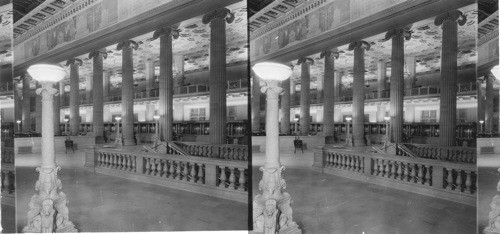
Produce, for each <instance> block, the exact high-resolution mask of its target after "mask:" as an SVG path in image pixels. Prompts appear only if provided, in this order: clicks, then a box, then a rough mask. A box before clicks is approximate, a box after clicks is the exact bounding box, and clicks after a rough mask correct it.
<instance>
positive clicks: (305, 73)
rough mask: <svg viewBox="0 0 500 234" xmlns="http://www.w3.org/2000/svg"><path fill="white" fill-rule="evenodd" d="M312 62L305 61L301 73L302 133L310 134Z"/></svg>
mask: <svg viewBox="0 0 500 234" xmlns="http://www.w3.org/2000/svg"><path fill="white" fill-rule="evenodd" d="M310 68H311V62H309V61H307V60H306V61H303V62H302V63H301V74H300V135H302V136H307V135H308V134H309V124H310V120H309V116H310V111H311V110H310V108H311V107H310V87H311V74H310Z"/></svg>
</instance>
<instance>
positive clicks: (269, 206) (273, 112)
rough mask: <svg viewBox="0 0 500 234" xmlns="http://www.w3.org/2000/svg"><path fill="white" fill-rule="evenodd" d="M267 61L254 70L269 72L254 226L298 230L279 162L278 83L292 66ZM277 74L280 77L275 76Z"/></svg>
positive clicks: (264, 229) (269, 230)
mask: <svg viewBox="0 0 500 234" xmlns="http://www.w3.org/2000/svg"><path fill="white" fill-rule="evenodd" d="M264 64H266V63H261V64H256V65H255V66H254V67H253V69H254V70H258V71H256V72H257V73H259V75H261V74H262V73H264V75H266V76H267V77H263V79H265V85H264V86H263V87H262V89H261V91H262V92H263V93H265V94H266V157H265V163H264V166H263V167H261V168H260V170H261V171H262V172H263V176H262V180H261V181H260V183H259V185H260V186H259V188H260V190H262V194H258V195H256V196H255V198H254V200H253V215H252V216H253V217H252V218H253V230H254V231H255V232H263V233H266V234H271V233H272V234H274V233H289V234H298V233H301V230H299V229H298V225H297V224H296V223H295V222H294V221H293V217H292V216H293V210H292V207H291V204H292V199H291V196H290V194H289V193H287V192H284V191H283V190H284V189H285V188H286V183H285V180H284V179H283V178H282V176H281V173H282V171H283V170H284V169H285V167H284V166H282V165H281V163H280V152H279V148H280V147H279V123H278V110H279V107H278V100H279V95H280V94H282V93H283V89H282V88H280V87H278V83H279V81H280V80H281V81H283V80H285V79H288V77H289V76H290V74H291V70H289V69H290V68H288V69H287V66H285V65H281V64H271V63H267V65H264ZM258 66H262V67H260V68H259V67H258ZM271 69H273V70H274V69H275V70H276V71H271ZM259 70H261V71H259ZM266 73H267V74H266ZM272 73H275V74H272ZM285 73H286V74H285ZM275 75H276V76H281V77H274V76H275Z"/></svg>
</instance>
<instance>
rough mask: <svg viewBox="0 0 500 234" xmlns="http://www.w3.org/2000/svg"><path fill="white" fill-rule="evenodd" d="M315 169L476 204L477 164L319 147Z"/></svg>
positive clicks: (316, 152) (316, 151) (316, 153)
mask: <svg viewBox="0 0 500 234" xmlns="http://www.w3.org/2000/svg"><path fill="white" fill-rule="evenodd" d="M313 169H314V170H315V171H320V172H323V173H328V174H334V175H339V176H342V177H347V178H351V179H357V180H361V181H365V182H369V183H373V184H378V185H382V186H387V187H391V188H395V189H400V190H404V191H408V192H414V193H418V194H423V195H428V196H433V197H438V198H442V199H446V200H450V201H454V202H459V203H463V204H467V205H471V206H475V204H476V191H477V183H476V179H477V169H476V167H475V164H470V163H459V162H448V161H441V160H434V159H427V158H411V157H401V156H392V155H381V154H374V153H359V152H353V151H350V150H344V149H325V148H316V149H315V150H314V164H313Z"/></svg>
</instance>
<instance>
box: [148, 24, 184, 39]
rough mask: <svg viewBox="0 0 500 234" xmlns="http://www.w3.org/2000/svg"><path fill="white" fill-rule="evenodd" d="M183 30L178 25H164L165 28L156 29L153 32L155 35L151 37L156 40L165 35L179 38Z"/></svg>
mask: <svg viewBox="0 0 500 234" xmlns="http://www.w3.org/2000/svg"><path fill="white" fill-rule="evenodd" d="M181 31H182V30H181V29H179V28H177V27H172V26H167V27H163V28H160V29H158V30H156V31H155V32H154V33H153V37H152V38H151V41H154V40H156V39H158V38H159V37H161V36H163V35H166V36H172V38H173V39H177V38H179V35H180V32H181Z"/></svg>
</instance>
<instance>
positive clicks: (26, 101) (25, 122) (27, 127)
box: [21, 75, 31, 132]
mask: <svg viewBox="0 0 500 234" xmlns="http://www.w3.org/2000/svg"><path fill="white" fill-rule="evenodd" d="M21 79H22V80H23V113H22V120H21V124H22V127H23V132H29V131H31V118H30V115H31V112H30V106H31V103H30V102H31V92H30V82H29V78H28V77H26V75H23V76H22V78H21Z"/></svg>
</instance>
